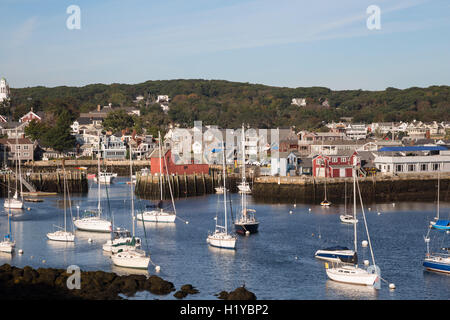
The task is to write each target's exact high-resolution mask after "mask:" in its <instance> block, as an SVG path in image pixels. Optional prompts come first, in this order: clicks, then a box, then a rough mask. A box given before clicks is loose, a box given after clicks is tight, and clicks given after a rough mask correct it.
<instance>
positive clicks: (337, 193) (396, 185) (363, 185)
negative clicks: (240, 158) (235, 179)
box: [252, 174, 450, 204]
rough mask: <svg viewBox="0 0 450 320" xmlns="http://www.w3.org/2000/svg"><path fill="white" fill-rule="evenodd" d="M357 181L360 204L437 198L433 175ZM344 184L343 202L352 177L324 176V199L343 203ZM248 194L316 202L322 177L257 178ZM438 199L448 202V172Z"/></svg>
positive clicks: (321, 197) (349, 195)
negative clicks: (360, 196)
mask: <svg viewBox="0 0 450 320" xmlns="http://www.w3.org/2000/svg"><path fill="white" fill-rule="evenodd" d="M358 183H359V187H360V190H361V195H362V198H363V202H364V203H376V202H391V201H436V200H437V184H438V179H437V175H423V176H413V175H410V176H407V175H405V176H395V177H394V176H391V177H389V176H381V177H366V178H358ZM345 186H346V187H347V201H353V200H351V199H352V197H353V179H352V178H336V179H331V178H329V179H327V181H326V189H327V199H328V200H329V201H331V202H332V203H336V204H344V199H345ZM252 197H253V198H254V199H255V200H257V201H261V202H294V203H308V204H319V203H320V202H321V201H323V200H324V198H325V179H324V178H312V177H257V178H256V179H255V181H254V184H253V189H252ZM349 199H350V200H349ZM358 201H359V199H358ZM440 201H443V202H446V201H450V175H444V174H443V175H441V178H440Z"/></svg>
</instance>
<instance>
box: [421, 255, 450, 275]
mask: <svg viewBox="0 0 450 320" xmlns="http://www.w3.org/2000/svg"><path fill="white" fill-rule="evenodd" d="M423 266H424V267H425V269H427V270H429V271H435V272H442V273H450V257H448V258H441V259H438V258H426V259H425V261H424V262H423Z"/></svg>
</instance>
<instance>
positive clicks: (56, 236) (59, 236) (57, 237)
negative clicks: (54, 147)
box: [47, 168, 75, 242]
mask: <svg viewBox="0 0 450 320" xmlns="http://www.w3.org/2000/svg"><path fill="white" fill-rule="evenodd" d="M63 173H64V178H63V184H64V230H57V231H55V232H49V233H47V238H48V239H49V240H53V241H63V242H73V241H75V235H74V233H73V232H70V231H67V214H66V193H67V194H68V192H69V190H68V186H67V181H66V170H65V168H63ZM69 201H70V199H69Z"/></svg>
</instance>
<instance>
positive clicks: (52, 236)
mask: <svg viewBox="0 0 450 320" xmlns="http://www.w3.org/2000/svg"><path fill="white" fill-rule="evenodd" d="M47 238H48V239H49V240H53V241H64V242H73V241H75V235H74V234H73V233H72V232H68V231H62V230H58V231H55V232H50V233H47Z"/></svg>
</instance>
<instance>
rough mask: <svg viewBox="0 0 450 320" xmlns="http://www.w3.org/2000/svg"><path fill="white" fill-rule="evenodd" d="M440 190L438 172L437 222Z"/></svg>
mask: <svg viewBox="0 0 450 320" xmlns="http://www.w3.org/2000/svg"><path fill="white" fill-rule="evenodd" d="M439 189H440V172H439V171H438V190H437V191H438V192H437V220H439V191H440V190H439Z"/></svg>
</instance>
